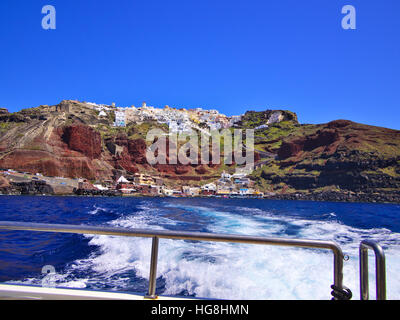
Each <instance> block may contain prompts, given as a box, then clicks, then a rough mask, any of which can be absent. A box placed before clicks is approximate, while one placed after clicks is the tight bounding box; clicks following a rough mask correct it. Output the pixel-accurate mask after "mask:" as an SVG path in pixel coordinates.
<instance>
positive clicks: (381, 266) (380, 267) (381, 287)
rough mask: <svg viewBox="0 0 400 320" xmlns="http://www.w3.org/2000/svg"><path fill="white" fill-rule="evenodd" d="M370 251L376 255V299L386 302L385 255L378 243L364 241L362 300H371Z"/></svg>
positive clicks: (361, 263) (362, 251)
mask: <svg viewBox="0 0 400 320" xmlns="http://www.w3.org/2000/svg"><path fill="white" fill-rule="evenodd" d="M368 249H372V250H374V253H375V277H376V299H377V300H386V262H385V253H384V251H383V249H382V247H381V246H380V245H378V244H377V243H376V242H373V241H369V240H363V241H361V243H360V248H359V251H360V298H361V300H368V299H369V288H368Z"/></svg>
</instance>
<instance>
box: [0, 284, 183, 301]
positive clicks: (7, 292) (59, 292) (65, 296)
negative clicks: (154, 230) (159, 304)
mask: <svg viewBox="0 0 400 320" xmlns="http://www.w3.org/2000/svg"><path fill="white" fill-rule="evenodd" d="M0 300H188V299H186V298H177V297H169V296H159V297H157V299H148V298H146V297H145V295H141V294H136V293H126V292H109V291H107V292H106V291H95V290H93V291H92V290H84V289H70V288H46V287H40V286H33V285H14V284H0Z"/></svg>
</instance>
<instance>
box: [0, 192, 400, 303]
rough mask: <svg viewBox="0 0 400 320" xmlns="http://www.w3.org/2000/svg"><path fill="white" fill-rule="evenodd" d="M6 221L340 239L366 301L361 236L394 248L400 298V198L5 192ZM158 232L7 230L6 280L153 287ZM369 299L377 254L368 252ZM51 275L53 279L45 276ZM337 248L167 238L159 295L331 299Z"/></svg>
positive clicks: (0, 209)
mask: <svg viewBox="0 0 400 320" xmlns="http://www.w3.org/2000/svg"><path fill="white" fill-rule="evenodd" d="M0 220H1V221H23V222H37V223H56V224H74V225H94V226H112V227H124V228H129V229H131V228H140V229H149V230H179V231H195V232H208V233H222V234H239V235H251V236H264V237H281V238H300V239H314V240H333V241H336V242H337V243H338V244H339V245H340V246H341V248H342V250H343V252H344V254H345V255H346V256H347V257H348V260H346V261H344V280H343V284H344V285H345V286H346V287H348V288H350V289H351V291H352V293H353V299H359V297H360V294H359V290H360V289H359V257H358V247H359V244H360V241H362V240H364V239H370V240H373V241H376V242H378V243H379V244H380V245H381V246H382V247H383V249H384V251H385V254H386V269H387V270H386V278H387V297H388V299H400V205H397V204H370V203H334V202H312V201H283V200H264V199H217V198H128V197H54V196H48V197H46V196H32V197H30V196H0ZM150 254H151V239H149V238H130V237H116V236H102V235H89V234H88V235H76V234H67V233H65V234H62V233H44V232H28V231H4V230H0V282H2V283H4V282H7V283H23V284H37V285H45V284H46V283H47V282H45V281H44V279H47V280H48V277H49V275H48V274H47V273H46V272H49V270H50V269H51V270H52V271H51V272H52V273H51V277H52V278H51V281H52V282H51V283H52V285H53V286H56V287H68V288H86V289H94V290H109V291H119V292H134V293H142V294H144V293H146V292H147V288H148V280H149V267H150ZM369 267H370V271H369V278H370V298H371V299H374V298H375V273H374V272H375V260H374V256H373V253H372V252H370V254H369ZM49 268H50V269H49ZM46 277H47V278H46ZM332 283H333V256H332V253H331V252H330V251H326V250H321V249H302V248H291V247H279V246H266V245H249V244H237V243H222V242H218V243H215V242H214V243H213V242H201V241H184V240H168V239H160V243H159V257H158V272H157V294H159V295H168V296H186V297H198V298H212V299H243V300H250V299H251V300H252V299H257V300H258V299H274V300H275V299H276V300H278V299H285V300H286V299H290V300H292V299H300V300H303V299H307V300H309V299H311V300H314V299H317V300H320V299H330V298H331V295H330V293H331V288H330V286H331V284H332Z"/></svg>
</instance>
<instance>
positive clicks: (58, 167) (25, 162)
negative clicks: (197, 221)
mask: <svg viewBox="0 0 400 320" xmlns="http://www.w3.org/2000/svg"><path fill="white" fill-rule="evenodd" d="M109 107H110V108H112V106H109ZM113 120H114V119H113V116H112V113H108V114H107V116H105V117H100V116H99V112H98V111H96V110H94V109H93V107H91V106H90V105H89V104H86V103H81V102H78V101H70V100H68V101H62V102H61V103H60V104H58V105H55V106H47V105H43V106H39V107H36V108H30V109H24V110H21V111H20V112H15V113H9V112H8V111H7V110H6V109H0V169H14V170H18V171H22V172H30V173H37V172H40V173H42V174H43V175H46V176H54V177H55V176H61V177H68V178H78V177H82V178H86V179H89V180H99V181H101V180H108V179H113V178H115V177H117V176H119V175H121V174H132V173H136V172H143V173H149V174H153V175H158V176H161V177H163V178H165V179H167V180H168V181H171V183H173V184H181V185H182V184H188V183H189V184H190V183H193V184H198V183H199V181H205V182H206V181H207V182H209V181H211V180H212V179H214V180H215V178H216V177H218V176H219V175H220V174H221V172H222V171H223V170H227V171H232V170H234V169H235V166H236V165H235V164H233V165H230V166H227V165H223V164H221V165H212V164H211V163H210V164H202V165H201V164H199V165H184V164H180V163H178V164H177V165H168V164H166V165H155V166H151V165H149V164H148V163H147V160H146V149H147V147H148V144H146V141H145V137H146V133H147V131H148V130H149V129H152V128H159V129H161V130H164V131H165V132H167V128H166V127H165V125H163V124H160V123H157V122H156V121H145V122H142V123H136V122H133V123H130V124H128V125H127V127H123V128H116V127H114V126H113ZM234 127H236V128H242V129H249V128H251V129H255V143H256V145H255V148H256V154H255V157H256V167H257V169H256V170H255V171H254V172H253V173H252V174H251V178H252V179H253V180H254V181H255V182H256V186H257V187H258V188H259V189H261V190H262V191H264V192H266V193H267V194H269V195H270V196H271V197H275V198H279V199H282V198H287V199H323V198H324V197H325V198H324V199H335V198H337V199H339V200H341V199H342V198H343V199H347V200H349V199H350V200H351V199H354V200H357V199H359V200H360V199H361V200H363V201H365V199H375V200H377V201H389V202H400V195H399V191H400V131H397V130H392V129H387V128H381V127H374V126H369V125H364V124H359V123H355V122H352V121H349V120H336V121H332V122H329V123H325V124H315V125H314V124H300V123H299V122H298V119H297V115H296V114H295V113H293V112H290V111H287V110H266V111H261V112H256V111H248V112H246V113H245V114H244V115H243V117H242V118H241V120H240V121H239V122H236V123H235V124H234ZM168 156H169V155H168V154H166V157H167V158H168ZM221 156H222V157H223V156H224V155H223V154H222V155H221ZM3 180H4V179H3ZM3 180H1V181H0V188H3V189H7V188H9V187H10V186H9V185H7V184H6V182H5V181H3ZM47 191H48V192H50V190H47ZM45 193H46V192H45ZM379 197H380V198H379Z"/></svg>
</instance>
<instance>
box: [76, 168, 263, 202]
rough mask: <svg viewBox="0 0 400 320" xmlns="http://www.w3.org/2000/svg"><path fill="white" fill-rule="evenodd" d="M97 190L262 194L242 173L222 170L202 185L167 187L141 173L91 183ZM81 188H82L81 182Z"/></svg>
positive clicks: (183, 194)
mask: <svg viewBox="0 0 400 320" xmlns="http://www.w3.org/2000/svg"><path fill="white" fill-rule="evenodd" d="M93 186H94V187H95V188H97V189H98V190H113V189H114V190H116V191H117V192H120V193H122V194H123V195H135V194H139V195H152V196H169V197H173V196H178V197H179V196H185V197H197V196H223V197H229V196H257V197H261V196H263V193H261V192H259V191H257V190H255V189H254V182H253V181H251V180H250V179H249V178H247V177H246V176H245V175H244V174H242V173H236V174H232V175H230V174H228V173H225V172H223V173H222V174H221V177H220V179H218V180H217V181H215V182H212V183H208V184H204V185H202V186H181V187H178V188H177V187H175V188H173V187H167V186H166V185H165V184H164V181H163V179H162V178H161V177H157V176H150V175H146V174H142V173H137V174H134V175H133V176H130V177H127V178H125V177H124V176H121V177H119V179H118V180H117V181H116V183H114V184H108V186H105V185H102V184H94V185H93ZM80 187H81V188H84V184H83V182H82V184H81V186H80Z"/></svg>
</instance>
